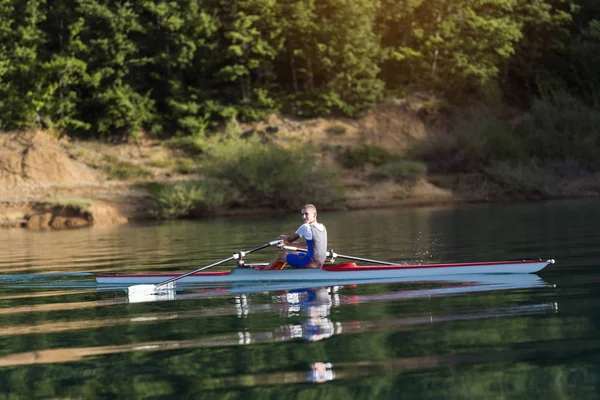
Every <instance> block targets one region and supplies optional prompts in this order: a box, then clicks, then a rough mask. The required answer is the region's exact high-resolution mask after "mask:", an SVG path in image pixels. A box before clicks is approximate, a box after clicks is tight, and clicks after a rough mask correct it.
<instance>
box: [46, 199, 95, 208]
mask: <svg viewBox="0 0 600 400" xmlns="http://www.w3.org/2000/svg"><path fill="white" fill-rule="evenodd" d="M45 204H46V205H47V206H49V207H65V208H67V207H69V208H73V209H76V210H86V209H88V208H90V206H91V205H92V200H90V199H85V198H81V197H65V198H63V197H57V198H55V199H52V200H47V201H46V202H45Z"/></svg>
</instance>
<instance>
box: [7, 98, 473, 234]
mask: <svg viewBox="0 0 600 400" xmlns="http://www.w3.org/2000/svg"><path fill="white" fill-rule="evenodd" d="M418 114H419V110H418V109H417V108H416V106H414V105H413V104H409V103H407V102H400V101H398V102H388V103H386V104H382V105H381V106H380V107H378V108H377V109H375V110H372V111H371V112H369V113H367V114H366V115H365V116H364V117H363V118H361V119H357V120H353V119H314V120H300V119H294V118H286V117H282V116H277V115H273V116H272V117H271V118H269V119H268V120H267V121H264V122H261V123H256V124H252V125H241V126H240V129H241V130H242V131H244V132H250V133H252V132H259V133H260V132H269V134H270V135H271V138H272V140H274V141H276V142H278V143H280V144H282V145H290V144H293V145H299V144H302V143H308V142H313V143H319V144H321V145H322V147H323V148H328V149H332V148H336V147H337V149H338V150H339V148H340V147H345V146H356V145H359V144H372V145H376V146H379V147H382V148H385V149H387V150H389V151H391V152H396V153H397V152H401V151H403V150H405V149H406V148H407V146H410V145H411V144H412V143H414V142H415V141H417V140H420V139H422V138H424V137H425V136H426V135H427V130H426V128H425V125H424V124H423V122H422V121H421V119H420V118H419V117H418ZM0 141H1V142H0V205H1V208H0V226H3V227H20V226H23V227H29V228H32V229H44V228H55V229H60V228H72V227H82V226H89V225H106V224H122V223H127V222H128V221H134V220H143V219H147V218H150V215H148V209H149V204H150V202H151V201H152V196H151V195H150V193H149V192H148V191H147V190H146V189H144V185H142V184H141V183H143V182H147V181H172V180H186V179H193V178H194V176H193V175H190V174H189V171H188V172H186V173H181V168H173V165H174V160H182V159H183V158H182V157H184V156H185V155H183V154H181V153H180V152H179V151H178V150H174V149H170V148H168V147H166V146H163V145H161V143H160V142H158V141H156V140H153V139H149V138H146V137H144V135H140V136H139V140H138V143H135V144H132V143H125V144H107V143H101V142H84V141H75V140H71V139H69V138H67V137H63V138H62V139H60V140H59V139H57V138H56V137H55V136H54V135H53V134H52V133H50V132H47V131H36V132H21V133H3V134H1V135H0ZM323 144H326V145H327V146H323ZM122 162H123V163H125V162H126V163H127V164H128V165H133V166H138V167H140V168H143V171H144V174H140V175H139V176H137V177H135V178H128V179H124V180H119V179H110V177H111V174H110V172H109V171H110V168H111V167H110V165H112V166H114V165H118V164H119V163H122ZM321 162H323V163H325V164H327V163H333V162H335V161H334V157H331V153H328V152H327V151H325V150H324V151H323V153H322V154H321ZM178 171H179V172H178ZM367 172H368V171H364V170H360V171H350V170H347V171H346V172H345V175H344V177H343V178H342V179H343V184H344V186H345V187H346V188H347V199H346V201H345V203H344V204H342V205H341V207H345V208H349V209H356V208H375V207H379V208H381V207H397V206H402V205H424V204H444V203H453V202H458V201H463V200H464V199H461V198H460V196H457V195H455V194H453V193H452V192H450V191H448V190H445V189H441V188H439V187H437V186H435V185H434V184H432V183H431V182H429V181H428V180H421V181H419V182H417V183H416V184H414V185H410V186H405V185H399V184H396V183H394V182H387V181H386V182H378V183H373V182H372V181H371V180H370V179H369V175H368V173H367ZM255 211H258V210H255ZM242 212H248V213H251V212H254V211H253V210H244V211H242Z"/></svg>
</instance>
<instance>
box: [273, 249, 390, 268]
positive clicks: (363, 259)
mask: <svg viewBox="0 0 600 400" xmlns="http://www.w3.org/2000/svg"><path fill="white" fill-rule="evenodd" d="M277 247H279V248H280V249H284V250H289V251H303V252H306V251H307V250H306V249H303V248H299V247H293V246H277ZM326 254H327V257H330V258H331V260H332V262H333V260H334V259H336V258H338V257H339V258H347V259H348V260H356V261H366V262H372V263H377V264H385V265H398V263H391V262H388V261H379V260H371V259H370V258H361V257H354V256H346V255H344V254H338V253H334V251H333V250H331V251H328V252H327V253H326Z"/></svg>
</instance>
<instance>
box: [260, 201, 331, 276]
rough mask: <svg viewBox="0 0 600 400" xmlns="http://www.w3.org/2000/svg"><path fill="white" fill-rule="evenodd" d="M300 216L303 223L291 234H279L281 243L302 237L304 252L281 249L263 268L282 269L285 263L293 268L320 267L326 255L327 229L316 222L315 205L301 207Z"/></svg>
mask: <svg viewBox="0 0 600 400" xmlns="http://www.w3.org/2000/svg"><path fill="white" fill-rule="evenodd" d="M301 216H302V220H303V221H304V223H303V224H302V225H300V227H299V228H298V230H296V232H294V233H293V234H291V235H280V236H279V238H278V239H279V240H281V241H282V242H284V243H283V244H284V245H285V244H287V243H291V242H293V241H296V240H298V239H299V238H304V239H305V240H306V250H307V251H306V252H300V253H287V252H284V251H282V252H281V253H279V254H278V255H277V257H275V259H274V260H273V261H271V263H270V264H269V265H268V266H267V267H266V268H265V269H282V268H283V267H284V266H285V264H286V263H287V264H289V265H290V266H291V267H293V268H321V267H322V266H323V263H324V262H325V257H326V255H327V229H325V225H323V224H321V223H319V222H317V207H315V206H314V205H313V204H306V205H304V206H303V207H302V210H301Z"/></svg>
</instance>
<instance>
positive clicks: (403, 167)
mask: <svg viewBox="0 0 600 400" xmlns="http://www.w3.org/2000/svg"><path fill="white" fill-rule="evenodd" d="M426 172H427V166H426V165H425V164H423V163H421V162H418V161H410V160H396V161H392V162H389V163H386V164H383V165H381V166H380V167H378V168H376V169H375V170H374V171H373V172H372V173H371V177H372V178H374V179H376V180H385V179H392V180H394V181H396V182H398V183H403V182H407V183H414V182H416V181H418V180H419V179H420V178H422V177H423V176H424V175H425V173H426Z"/></svg>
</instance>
